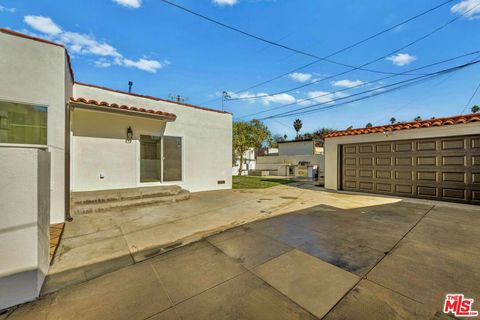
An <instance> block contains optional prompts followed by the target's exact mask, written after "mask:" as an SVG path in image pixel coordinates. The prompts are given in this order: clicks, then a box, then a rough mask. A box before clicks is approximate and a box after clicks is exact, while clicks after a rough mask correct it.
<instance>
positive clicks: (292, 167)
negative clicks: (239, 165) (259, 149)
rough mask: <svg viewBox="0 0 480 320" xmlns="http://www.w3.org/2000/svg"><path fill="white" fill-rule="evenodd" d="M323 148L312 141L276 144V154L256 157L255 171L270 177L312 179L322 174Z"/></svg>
mask: <svg viewBox="0 0 480 320" xmlns="http://www.w3.org/2000/svg"><path fill="white" fill-rule="evenodd" d="M323 168H324V155H323V148H321V147H318V146H316V144H315V141H314V140H312V139H305V140H292V141H282V142H278V153H277V154H274V155H267V156H259V157H257V163H256V169H257V170H258V171H260V170H261V171H269V172H270V174H272V175H279V176H291V177H304V178H314V176H315V172H318V173H323Z"/></svg>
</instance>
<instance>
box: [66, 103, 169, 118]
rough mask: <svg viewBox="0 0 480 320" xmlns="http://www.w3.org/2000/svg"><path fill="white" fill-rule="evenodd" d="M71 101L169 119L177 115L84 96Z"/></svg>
mask: <svg viewBox="0 0 480 320" xmlns="http://www.w3.org/2000/svg"><path fill="white" fill-rule="evenodd" d="M70 101H71V102H74V103H78V104H85V105H94V106H97V107H105V108H110V109H123V110H128V111H135V112H140V113H148V114H154V115H158V116H161V117H165V118H169V119H171V120H175V119H176V118H177V116H176V115H175V114H174V113H170V112H165V111H160V110H152V109H145V108H138V107H131V106H126V105H121V106H119V105H118V104H116V103H108V102H105V101H100V102H98V101H97V100H87V99H85V98H76V99H75V98H70Z"/></svg>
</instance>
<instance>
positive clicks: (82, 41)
mask: <svg viewBox="0 0 480 320" xmlns="http://www.w3.org/2000/svg"><path fill="white" fill-rule="evenodd" d="M24 20H25V22H26V23H27V24H28V25H29V26H30V27H32V28H33V29H35V30H36V31H39V32H41V33H42V34H40V35H39V34H35V33H32V32H28V31H27V32H24V33H28V34H30V35H33V36H35V37H39V38H44V39H47V40H50V41H55V42H59V43H62V44H64V45H65V46H66V47H67V48H68V49H69V51H70V52H71V53H73V54H76V55H91V56H95V57H99V59H97V60H96V61H95V62H94V65H95V66H97V67H100V68H108V67H110V66H112V65H117V66H123V67H129V68H137V69H139V70H142V71H147V72H151V73H155V72H157V71H158V70H159V69H161V68H163V67H165V66H167V65H169V64H170V62H169V61H167V60H164V61H158V60H153V59H147V58H145V57H143V58H141V59H138V60H133V59H130V58H127V57H124V56H123V55H122V54H121V53H120V52H118V50H117V49H116V48H115V47H113V46H112V45H110V44H108V43H106V42H104V41H98V40H96V39H95V37H94V36H93V35H89V34H84V33H78V32H70V31H62V29H61V28H60V27H59V26H58V25H56V24H55V22H53V21H52V19H50V18H48V17H41V16H26V17H25V18H24Z"/></svg>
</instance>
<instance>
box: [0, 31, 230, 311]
mask: <svg viewBox="0 0 480 320" xmlns="http://www.w3.org/2000/svg"><path fill="white" fill-rule="evenodd" d="M0 48H2V50H1V51H0V72H1V74H2V77H0V157H2V159H7V160H8V161H6V160H5V161H3V160H2V161H1V162H0V173H1V175H0V178H1V181H0V182H1V184H0V188H1V189H0V190H1V191H2V192H1V193H0V203H1V204H2V210H0V212H1V214H2V216H1V219H2V221H3V224H2V230H4V231H3V232H2V234H1V235H0V240H2V241H0V254H1V261H2V262H1V263H0V288H1V289H0V290H1V291H0V309H3V308H5V307H8V306H10V305H12V304H15V303H21V302H25V301H28V300H31V299H33V298H35V296H36V295H37V294H38V291H39V290H40V289H39V288H40V287H41V284H42V282H43V278H44V276H45V273H46V268H47V269H48V263H47V264H45V261H48V222H50V223H58V222H63V221H65V218H66V217H68V212H69V207H70V203H69V199H70V193H71V192H75V191H94V190H104V189H120V188H132V187H140V186H142V187H145V186H162V185H171V184H175V185H179V186H181V187H182V188H184V189H187V190H189V191H204V190H215V189H229V188H231V185H232V176H231V172H232V171H231V170H232V169H231V164H232V158H231V157H232V156H231V150H232V116H231V114H229V113H226V112H223V111H218V110H213V109H206V108H202V107H197V106H194V105H189V104H183V103H177V102H172V101H167V100H163V99H159V98H155V97H150V96H142V95H137V94H129V93H127V92H121V91H116V90H112V89H108V88H102V87H98V86H93V85H87V84H82V83H78V82H75V80H74V74H73V71H72V68H71V65H70V59H69V56H68V53H67V52H66V50H65V48H64V47H63V46H62V45H59V44H55V43H52V42H49V41H46V40H43V39H38V38H34V37H30V36H26V35H23V34H19V33H17V32H13V31H10V30H6V29H0ZM12 159H18V161H12ZM46 172H47V173H48V174H45V173H46ZM45 189H46V190H45ZM7 191H8V192H7ZM20 195H21V197H20ZM30 202H31V205H27V203H30ZM45 228H47V229H46V230H45ZM32 235H38V237H37V236H35V237H34V236H32ZM30 236H32V237H30ZM19 239H21V240H19ZM45 257H47V258H45ZM12 284H14V285H12ZM5 290H9V293H8V297H9V299H10V298H11V299H10V300H8V301H7V300H4V298H5V297H6V296H7V295H6V294H5Z"/></svg>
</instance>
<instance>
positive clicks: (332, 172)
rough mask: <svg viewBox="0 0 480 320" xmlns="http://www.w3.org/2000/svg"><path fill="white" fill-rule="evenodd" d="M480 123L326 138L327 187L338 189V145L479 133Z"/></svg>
mask: <svg viewBox="0 0 480 320" xmlns="http://www.w3.org/2000/svg"><path fill="white" fill-rule="evenodd" d="M479 133H480V123H479V122H472V123H467V124H457V125H449V126H442V127H429V128H417V129H408V130H400V131H393V132H390V133H389V134H383V133H370V134H361V135H355V136H344V137H335V138H327V139H325V188H327V189H333V190H338V188H339V185H340V184H339V181H338V169H339V168H338V156H339V155H338V146H339V145H342V144H349V143H362V142H377V141H395V140H408V139H424V138H437V137H451V136H463V135H469V134H479Z"/></svg>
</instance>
